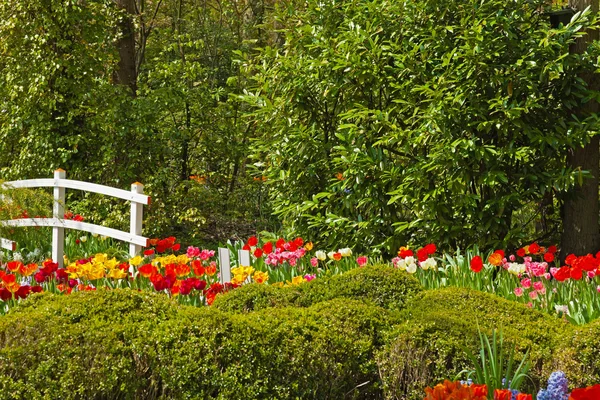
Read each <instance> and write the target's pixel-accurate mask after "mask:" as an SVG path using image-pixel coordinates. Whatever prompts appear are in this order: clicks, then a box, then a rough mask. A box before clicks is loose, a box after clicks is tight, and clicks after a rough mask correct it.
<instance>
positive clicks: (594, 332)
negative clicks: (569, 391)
mask: <svg viewBox="0 0 600 400" xmlns="http://www.w3.org/2000/svg"><path fill="white" fill-rule="evenodd" d="M554 361H555V362H554V363H553V364H551V365H550V368H548V369H547V375H550V373H551V372H552V371H556V370H561V371H564V372H565V373H566V374H567V377H568V379H569V383H570V386H571V387H572V388H577V387H586V386H591V385H595V384H597V383H598V382H600V320H596V321H593V322H590V323H589V324H587V325H583V326H573V327H572V328H571V329H570V331H565V332H564V333H563V334H562V335H561V336H560V339H559V344H558V346H557V350H556V355H555V359H554Z"/></svg>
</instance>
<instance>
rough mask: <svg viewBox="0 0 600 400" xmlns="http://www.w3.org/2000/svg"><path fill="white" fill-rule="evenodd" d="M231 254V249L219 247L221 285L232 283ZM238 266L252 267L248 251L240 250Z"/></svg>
mask: <svg viewBox="0 0 600 400" xmlns="http://www.w3.org/2000/svg"><path fill="white" fill-rule="evenodd" d="M230 256H231V253H230V252H229V249H227V248H224V247H219V270H220V273H221V283H226V282H231V259H230ZM236 264H237V265H238V266H242V265H243V266H244V267H249V266H250V252H249V251H248V250H238V258H237V263H236Z"/></svg>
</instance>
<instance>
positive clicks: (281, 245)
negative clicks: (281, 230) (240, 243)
mask: <svg viewBox="0 0 600 400" xmlns="http://www.w3.org/2000/svg"><path fill="white" fill-rule="evenodd" d="M303 245H304V239H302V238H301V237H297V238H296V239H294V240H290V241H289V242H286V241H285V239H283V238H279V239H277V241H276V242H275V248H276V249H278V250H280V251H296V250H298V249H299V248H301V247H302V246H303ZM252 248H255V249H254V256H255V257H256V258H258V257H262V256H263V254H264V255H269V254H271V253H272V252H273V242H267V243H265V244H264V245H263V246H262V248H261V247H259V246H258V238H257V237H256V236H252V237H250V238H249V239H248V242H246V244H245V245H244V247H242V250H248V251H252Z"/></svg>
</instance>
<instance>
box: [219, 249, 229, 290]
mask: <svg viewBox="0 0 600 400" xmlns="http://www.w3.org/2000/svg"><path fill="white" fill-rule="evenodd" d="M219 267H220V269H221V283H222V284H225V283H227V282H231V264H230V261H229V249H226V248H223V247H219Z"/></svg>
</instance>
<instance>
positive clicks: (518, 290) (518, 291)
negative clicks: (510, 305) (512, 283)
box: [515, 287, 523, 297]
mask: <svg viewBox="0 0 600 400" xmlns="http://www.w3.org/2000/svg"><path fill="white" fill-rule="evenodd" d="M515 296H517V297H521V296H523V288H520V287H518V288H515Z"/></svg>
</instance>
